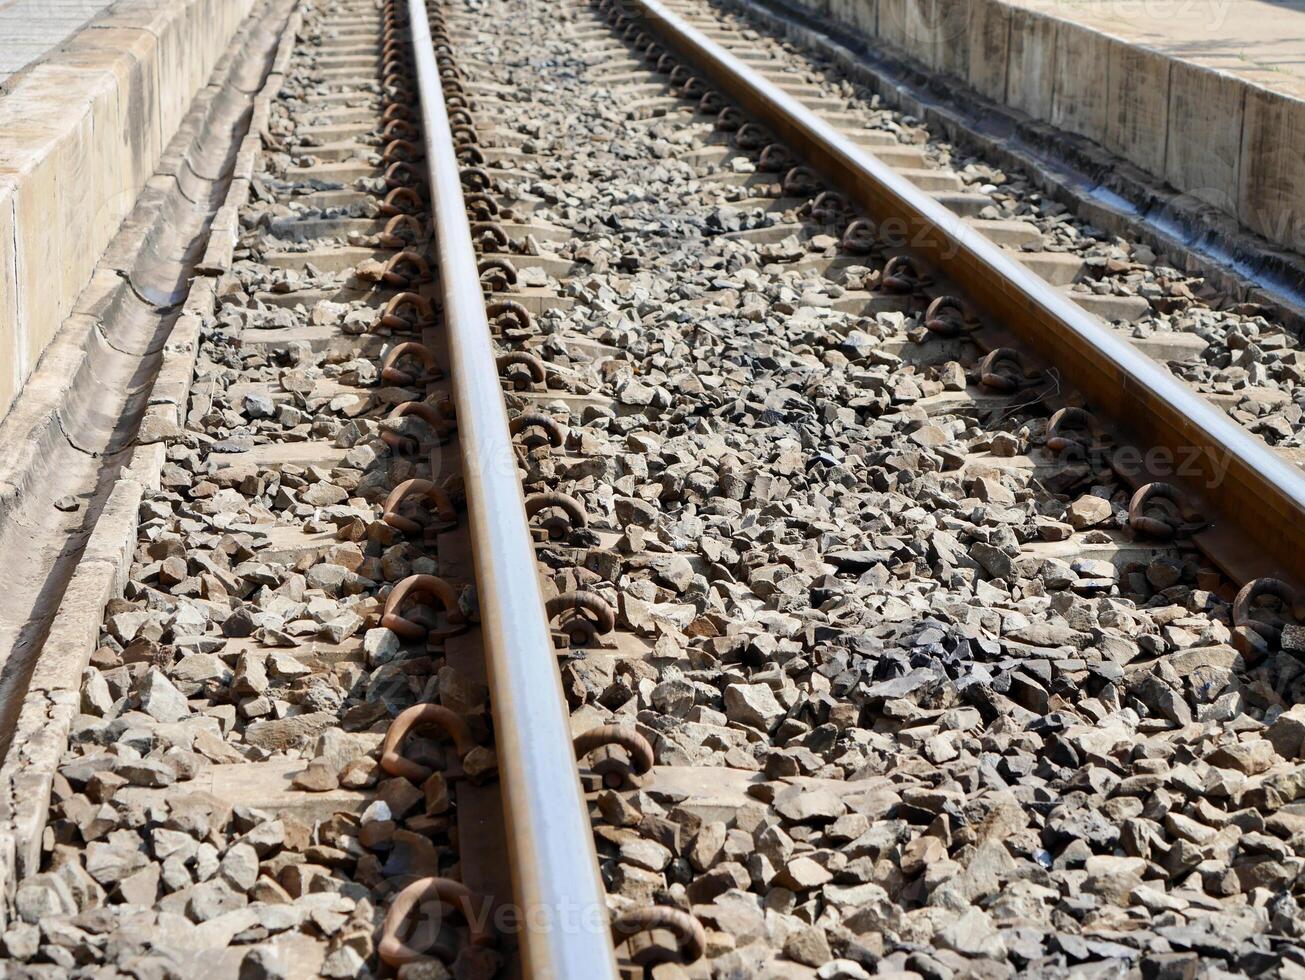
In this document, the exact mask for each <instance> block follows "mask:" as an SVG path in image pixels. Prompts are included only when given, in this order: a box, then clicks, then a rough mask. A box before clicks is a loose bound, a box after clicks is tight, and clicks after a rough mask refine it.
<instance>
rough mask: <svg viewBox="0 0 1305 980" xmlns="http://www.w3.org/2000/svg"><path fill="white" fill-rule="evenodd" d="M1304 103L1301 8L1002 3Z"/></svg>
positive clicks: (1198, 1)
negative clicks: (1193, 63)
mask: <svg viewBox="0 0 1305 980" xmlns="http://www.w3.org/2000/svg"><path fill="white" fill-rule="evenodd" d="M1008 2H1010V3H1012V4H1013V5H1015V6H1021V7H1027V8H1029V9H1031V10H1037V11H1038V12H1040V13H1044V14H1048V15H1050V16H1053V17H1056V18H1058V19H1060V20H1068V21H1073V22H1075V23H1078V24H1082V25H1083V26H1084V27H1091V28H1093V29H1094V30H1099V31H1103V32H1105V33H1107V34H1112V35H1114V36H1115V37H1118V38H1120V39H1122V40H1127V41H1133V42H1135V43H1138V44H1142V45H1145V46H1146V47H1148V48H1151V49H1153V50H1155V51H1159V52H1162V53H1164V54H1166V55H1169V56H1170V57H1173V58H1181V59H1183V60H1185V61H1191V62H1195V63H1196V64H1198V65H1203V66H1205V67H1207V68H1217V69H1219V70H1221V71H1224V72H1227V73H1229V74H1231V75H1235V76H1237V77H1238V78H1241V79H1244V80H1245V81H1248V82H1251V83H1252V84H1255V85H1259V86H1261V87H1263V88H1266V89H1269V90H1270V91H1274V92H1282V93H1284V94H1288V95H1293V96H1297V97H1305V0H1008Z"/></svg>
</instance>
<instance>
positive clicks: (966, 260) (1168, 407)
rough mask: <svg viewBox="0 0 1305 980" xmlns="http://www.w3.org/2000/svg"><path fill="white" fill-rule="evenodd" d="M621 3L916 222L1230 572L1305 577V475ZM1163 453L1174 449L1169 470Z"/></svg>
mask: <svg viewBox="0 0 1305 980" xmlns="http://www.w3.org/2000/svg"><path fill="white" fill-rule="evenodd" d="M612 9H615V10H617V11H619V12H621V13H623V14H626V15H629V16H634V17H637V18H638V19H639V20H641V21H642V22H643V24H644V25H645V26H646V27H648V28H650V29H651V32H652V33H654V34H657V35H659V39H660V40H661V41H662V42H663V43H664V44H665V45H666V46H667V47H668V48H669V49H671V50H673V51H674V52H676V53H677V54H679V55H680V56H681V57H683V58H684V59H685V61H686V62H687V63H688V64H689V65H691V66H692V67H693V68H694V69H695V70H698V71H701V72H702V73H703V74H704V75H705V77H706V78H707V80H709V81H710V82H711V84H713V85H714V86H715V87H716V88H717V89H718V90H719V91H720V92H721V93H722V94H724V95H725V96H727V97H728V98H730V99H732V100H733V101H734V102H735V103H737V104H738V105H739V106H740V107H741V108H742V109H743V110H744V111H745V112H747V113H749V114H750V115H752V116H753V117H754V118H755V119H757V120H758V121H760V122H762V123H764V124H765V125H766V126H767V127H768V128H770V129H771V130H772V131H773V132H774V134H775V136H776V138H777V139H779V140H781V141H783V142H784V143H786V144H787V145H788V146H790V147H791V148H792V149H793V150H795V151H796V152H797V153H799V154H800V155H801V156H803V157H805V159H806V161H808V162H809V163H810V164H811V165H812V166H813V168H814V169H815V170H817V171H819V172H820V173H821V174H823V175H824V176H825V177H826V178H827V179H829V180H830V181H831V182H832V183H833V184H834V185H835V186H836V187H837V188H838V189H839V190H840V191H842V193H843V194H844V195H846V196H847V197H848V198H849V199H851V200H852V201H854V202H855V203H856V204H858V205H860V206H861V207H862V208H863V209H864V210H865V212H866V213H867V214H868V215H869V216H870V217H871V218H873V219H875V220H877V221H880V222H884V221H887V220H893V221H894V222H895V223H897V224H898V225H899V226H901V227H903V228H904V229H905V235H904V237H905V239H906V240H907V242H908V243H909V244H908V245H907V246H906V247H904V248H903V249H902V251H904V252H906V253H908V254H911V255H913V256H914V257H916V258H918V259H920V260H921V261H922V262H925V263H927V264H929V265H930V266H931V267H932V268H933V269H934V270H935V271H937V272H940V273H942V274H943V275H944V276H945V277H946V278H947V279H948V280H949V281H950V282H952V283H953V284H955V285H956V286H957V287H958V288H959V289H960V290H962V291H963V292H964V293H965V294H966V296H967V297H968V298H969V299H970V300H971V301H973V302H974V303H975V305H976V306H977V307H978V309H979V310H980V311H982V312H983V313H984V314H986V316H987V318H988V319H989V321H990V322H991V323H993V324H994V325H995V326H997V327H998V328H999V329H1002V328H1004V329H1008V330H1009V331H1011V332H1012V333H1013V334H1015V335H1016V336H1017V337H1018V338H1019V339H1020V340H1021V341H1022V342H1025V343H1027V344H1029V345H1030V346H1031V347H1032V348H1033V349H1034V350H1036V351H1037V352H1038V354H1039V356H1041V357H1042V358H1044V359H1045V361H1046V362H1047V363H1048V364H1050V365H1053V366H1054V367H1055V368H1056V369H1057V370H1058V371H1059V372H1060V374H1061V376H1062V377H1063V378H1064V379H1065V381H1066V382H1067V383H1068V384H1069V385H1071V386H1072V387H1074V388H1076V389H1077V390H1078V391H1079V392H1081V393H1082V394H1083V395H1084V396H1085V397H1086V398H1087V399H1088V401H1089V402H1090V403H1092V404H1095V405H1096V406H1099V407H1100V408H1101V409H1102V410H1103V411H1105V412H1106V413H1107V414H1109V415H1110V416H1111V417H1112V420H1113V421H1114V422H1115V423H1117V424H1119V425H1121V426H1122V427H1123V429H1124V431H1125V432H1126V433H1127V434H1128V435H1129V436H1131V437H1132V438H1133V439H1134V440H1135V441H1136V444H1137V445H1138V446H1139V447H1142V448H1143V449H1144V450H1149V451H1151V456H1150V464H1149V469H1148V470H1147V472H1150V474H1151V475H1150V477H1149V479H1163V480H1169V481H1170V482H1175V483H1180V484H1182V485H1183V487H1184V489H1185V490H1187V491H1188V492H1190V493H1192V494H1193V495H1194V496H1195V498H1196V499H1199V500H1202V501H1203V502H1204V504H1205V508H1204V509H1205V512H1206V517H1207V518H1213V523H1212V529H1211V530H1210V531H1206V532H1202V534H1201V535H1198V543H1201V541H1200V539H1201V538H1202V537H1205V538H1207V539H1209V546H1207V545H1206V544H1203V545H1202V547H1203V548H1204V550H1206V551H1207V552H1208V553H1209V554H1210V556H1211V557H1212V558H1213V559H1214V560H1215V561H1216V562H1218V563H1219V564H1220V565H1221V566H1223V567H1224V570H1225V571H1226V572H1227V573H1228V574H1229V575H1230V576H1231V577H1233V578H1234V579H1238V580H1246V579H1249V578H1254V577H1257V576H1260V575H1274V576H1280V577H1286V578H1288V579H1290V580H1293V581H1295V582H1296V583H1305V474H1302V472H1301V470H1300V469H1298V468H1297V467H1295V466H1293V465H1292V464H1291V463H1290V462H1288V461H1287V460H1285V459H1283V458H1282V457H1280V456H1278V455H1277V454H1276V453H1275V452H1274V451H1273V450H1272V449H1271V448H1269V447H1268V446H1266V445H1265V444H1264V443H1262V442H1261V441H1260V440H1259V439H1257V438H1256V437H1254V436H1252V435H1251V434H1250V433H1248V432H1246V431H1245V430H1243V429H1242V428H1241V427H1240V426H1238V425H1237V424H1236V423H1235V422H1233V421H1232V420H1231V419H1230V418H1228V417H1227V416H1226V415H1225V414H1224V413H1223V412H1222V411H1220V410H1219V409H1217V408H1216V407H1215V406H1213V405H1212V404H1210V403H1209V402H1207V401H1206V400H1205V399H1203V398H1202V397H1201V396H1200V395H1199V394H1197V393H1196V392H1194V391H1192V390H1190V389H1189V388H1187V387H1185V386H1184V385H1183V384H1182V383H1181V382H1180V381H1179V380H1178V379H1177V378H1175V377H1174V376H1173V375H1172V374H1170V373H1169V371H1168V370H1166V369H1165V368H1164V367H1162V366H1160V365H1158V364H1156V363H1154V362H1153V361H1151V360H1150V359H1149V358H1148V357H1146V356H1145V355H1144V354H1142V353H1141V352H1140V351H1139V350H1137V348H1135V347H1133V346H1132V345H1131V344H1129V343H1128V342H1127V341H1126V340H1125V339H1123V338H1121V337H1118V336H1116V335H1115V334H1114V333H1112V331H1111V330H1110V329H1109V328H1108V327H1107V326H1105V325H1104V324H1103V323H1102V322H1101V321H1099V320H1098V319H1097V318H1096V317H1094V316H1093V315H1092V314H1089V313H1088V312H1086V311H1085V310H1083V309H1081V308H1080V307H1079V306H1078V305H1077V304H1075V303H1074V302H1073V301H1072V300H1070V299H1069V298H1068V297H1067V296H1065V295H1063V294H1061V293H1060V292H1058V291H1057V290H1055V289H1053V288H1052V287H1051V286H1050V285H1048V284H1047V283H1046V282H1044V281H1043V280H1042V279H1040V278H1039V277H1038V276H1037V275H1036V274H1034V273H1033V272H1030V271H1029V270H1028V269H1025V268H1024V267H1023V266H1021V265H1020V264H1019V263H1018V262H1017V261H1015V260H1014V259H1013V258H1011V257H1010V256H1009V255H1007V254H1005V253H1004V252H1003V251H1002V250H1001V249H1000V248H999V247H997V246H996V245H994V244H993V243H992V242H990V241H988V240H987V239H986V238H984V237H983V236H982V235H981V234H980V233H979V232H978V231H977V230H975V229H973V228H971V227H969V226H968V225H967V224H965V223H964V221H962V219H961V218H960V217H959V216H958V215H956V214H955V213H953V212H952V211H949V210H948V209H947V208H945V207H944V206H943V205H941V204H940V203H938V202H937V201H935V200H933V199H932V198H931V197H929V196H928V195H927V194H925V193H924V192H922V191H921V190H919V189H918V188H917V187H915V186H914V185H913V184H911V183H910V182H909V181H907V180H906V179H905V178H904V177H901V176H900V175H898V174H896V173H894V172H893V171H892V170H891V169H890V168H889V167H888V166H887V165H886V164H884V163H883V162H882V161H880V160H879V159H877V158H876V157H875V156H874V154H873V153H872V152H871V151H869V150H866V149H863V148H862V147H860V146H858V145H857V144H855V143H853V142H852V141H851V140H850V139H848V138H847V137H846V136H845V135H843V134H842V133H840V132H839V131H838V130H837V129H835V128H834V127H833V126H832V125H830V124H829V123H828V122H826V121H825V120H823V119H821V118H819V116H817V115H816V113H815V112H813V111H812V110H811V109H809V108H807V107H806V106H804V105H803V104H802V103H801V102H799V101H798V100H797V99H796V98H794V97H793V96H791V95H789V94H788V93H786V92H784V91H783V90H782V89H780V88H779V87H778V86H776V85H775V84H774V83H772V82H770V81H769V80H767V79H766V78H764V77H763V76H762V75H761V74H759V73H758V72H757V71H755V70H753V69H752V68H750V67H748V65H746V64H745V63H743V62H742V61H740V60H739V59H738V58H736V57H734V56H733V55H732V54H730V53H729V52H728V51H727V50H726V49H725V48H723V47H722V46H721V45H720V44H718V43H716V42H715V41H713V40H712V39H711V38H709V37H708V36H707V35H706V34H704V33H703V32H702V31H700V30H698V29H696V28H694V27H693V26H692V25H690V24H688V23H686V22H685V21H684V20H683V19H682V18H681V17H679V16H677V15H676V14H675V13H673V12H672V11H671V10H670V9H668V8H667V7H666V6H664V5H663V4H662V3H659V2H658V0H616V3H614V4H613V7H612ZM1157 449H1160V450H1164V451H1167V452H1168V453H1170V454H1172V455H1171V459H1172V461H1173V462H1172V464H1171V465H1170V466H1168V467H1166V466H1165V465H1163V464H1164V463H1165V460H1164V459H1163V457H1159V456H1158V454H1157V453H1156V452H1155V450H1157ZM1166 468H1168V469H1169V470H1170V471H1169V472H1166ZM1183 470H1186V471H1187V472H1182V471H1183ZM1142 482H1146V480H1145V479H1143V481H1142Z"/></svg>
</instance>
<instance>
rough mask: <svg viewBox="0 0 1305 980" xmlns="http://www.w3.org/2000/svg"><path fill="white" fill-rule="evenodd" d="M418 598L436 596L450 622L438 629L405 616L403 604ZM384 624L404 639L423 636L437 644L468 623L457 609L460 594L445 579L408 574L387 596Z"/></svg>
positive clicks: (464, 628) (383, 617)
mask: <svg viewBox="0 0 1305 980" xmlns="http://www.w3.org/2000/svg"><path fill="white" fill-rule="evenodd" d="M419 598H427V599H433V600H434V601H435V602H436V603H438V604H439V605H440V607H441V608H443V610H444V618H445V619H446V620H447V623H448V625H447V626H445V627H442V628H437V627H436V626H435V625H434V624H430V625H427V624H425V623H422V622H420V621H417V620H412V619H408V618H407V617H406V616H404V615H402V613H401V612H400V610H401V609H402V608H403V605H404V603H405V602H409V601H413V602H415V601H416V600H417V599H419ZM381 625H382V626H384V627H385V628H386V629H387V630H390V631H391V632H394V633H397V634H398V635H399V636H400V637H402V638H403V639H405V640H420V639H423V638H424V639H426V641H427V642H428V643H434V642H438V641H440V640H444V639H447V638H448V637H450V636H457V635H458V634H459V633H463V632H465V631H466V629H467V625H468V624H467V617H466V616H465V615H464V614H463V612H462V610H461V609H459V608H458V597H457V594H456V593H455V592H454V591H453V586H452V585H450V584H449V583H448V582H447V581H446V580H444V579H442V578H440V577H439V576H437V575H409V576H408V577H407V578H405V579H404V580H403V581H401V582H400V583H399V584H398V585H396V586H395V587H394V588H393V589H391V590H390V594H389V595H387V596H386V597H385V607H384V611H383V612H382V614H381Z"/></svg>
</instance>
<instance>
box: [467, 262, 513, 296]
mask: <svg viewBox="0 0 1305 980" xmlns="http://www.w3.org/2000/svg"><path fill="white" fill-rule="evenodd" d="M476 269H477V271H479V273H480V282H481V286H482V288H483V289H484V290H485V291H486V292H489V293H501V292H504V291H505V290H507V288H508V287H509V286H515V285H516V284H517V269H516V266H514V265H513V264H512V262H511V261H510V260H508V259H506V258H503V257H501V256H495V257H494V258H492V259H482V260H481V261H480V262H478V263H477V264H476Z"/></svg>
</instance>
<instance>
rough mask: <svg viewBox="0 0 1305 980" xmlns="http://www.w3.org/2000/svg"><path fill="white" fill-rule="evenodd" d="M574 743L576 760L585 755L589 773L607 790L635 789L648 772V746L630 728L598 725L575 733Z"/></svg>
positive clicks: (649, 760)
mask: <svg viewBox="0 0 1305 980" xmlns="http://www.w3.org/2000/svg"><path fill="white" fill-rule="evenodd" d="M574 744H575V757H576V761H577V762H583V761H584V759H585V758H586V757H589V760H590V764H589V770H590V772H592V773H593V774H594V775H595V776H598V777H599V779H600V780H601V782H602V784H603V786H604V787H606V788H607V789H619V790H630V789H639V788H640V787H641V786H643V785H644V783H645V780H646V778H647V776H648V773H650V772H652V768H653V761H654V760H653V750H652V746H651V745H649V744H648V740H647V739H646V738H644V737H643V736H642V735H640V734H639V733H638V732H637V731H635V730H634V729H633V728H627V727H624V726H622V725H600V726H599V727H598V728H591V729H590V730H589V731H587V732H585V733H584V734H583V735H577V736H576V737H575V740H574Z"/></svg>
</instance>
